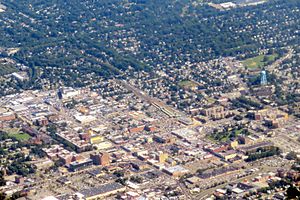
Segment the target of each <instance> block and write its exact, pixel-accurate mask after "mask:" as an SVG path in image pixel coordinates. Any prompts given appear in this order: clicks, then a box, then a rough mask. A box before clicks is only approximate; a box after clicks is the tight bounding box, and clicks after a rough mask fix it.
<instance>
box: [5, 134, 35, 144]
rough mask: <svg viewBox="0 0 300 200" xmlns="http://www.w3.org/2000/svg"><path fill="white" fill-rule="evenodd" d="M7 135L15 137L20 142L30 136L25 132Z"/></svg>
mask: <svg viewBox="0 0 300 200" xmlns="http://www.w3.org/2000/svg"><path fill="white" fill-rule="evenodd" d="M9 136H10V137H12V138H15V139H16V140H18V141H20V142H23V141H27V140H29V139H30V138H31V136H30V135H28V134H27V133H14V134H9Z"/></svg>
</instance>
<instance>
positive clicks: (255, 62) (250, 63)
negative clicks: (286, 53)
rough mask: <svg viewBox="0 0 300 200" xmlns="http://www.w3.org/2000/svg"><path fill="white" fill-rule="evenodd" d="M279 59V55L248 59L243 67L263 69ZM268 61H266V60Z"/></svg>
mask: <svg viewBox="0 0 300 200" xmlns="http://www.w3.org/2000/svg"><path fill="white" fill-rule="evenodd" d="M277 57H278V54H272V55H259V56H256V57H253V58H248V59H246V60H244V61H243V65H244V66H245V67H246V68H248V69H257V68H262V67H263V66H264V65H265V64H266V63H267V62H268V61H274V60H275V59H276V58H277ZM265 58H266V59H267V60H266V61H264V59H265Z"/></svg>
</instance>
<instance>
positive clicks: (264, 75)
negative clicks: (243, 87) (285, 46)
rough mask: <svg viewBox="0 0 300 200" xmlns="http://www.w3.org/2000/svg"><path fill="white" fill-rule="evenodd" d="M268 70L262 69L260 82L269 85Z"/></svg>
mask: <svg viewBox="0 0 300 200" xmlns="http://www.w3.org/2000/svg"><path fill="white" fill-rule="evenodd" d="M267 83H268V82H267V72H266V71H265V70H263V71H261V74H260V84H261V85H267Z"/></svg>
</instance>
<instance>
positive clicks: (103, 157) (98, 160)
mask: <svg viewBox="0 0 300 200" xmlns="http://www.w3.org/2000/svg"><path fill="white" fill-rule="evenodd" d="M90 157H91V159H92V160H93V163H94V165H102V166H107V165H109V164H110V155H109V154H108V153H107V152H103V153H95V154H91V156H90Z"/></svg>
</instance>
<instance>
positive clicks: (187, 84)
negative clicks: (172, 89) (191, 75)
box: [178, 80, 198, 88]
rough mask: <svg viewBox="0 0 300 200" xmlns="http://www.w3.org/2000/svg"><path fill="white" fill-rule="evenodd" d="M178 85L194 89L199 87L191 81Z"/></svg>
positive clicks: (181, 82)
mask: <svg viewBox="0 0 300 200" xmlns="http://www.w3.org/2000/svg"><path fill="white" fill-rule="evenodd" d="M178 85H179V86H180V87H183V88H192V87H196V86H198V85H197V83H195V82H193V81H189V80H185V81H180V82H179V83H178Z"/></svg>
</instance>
